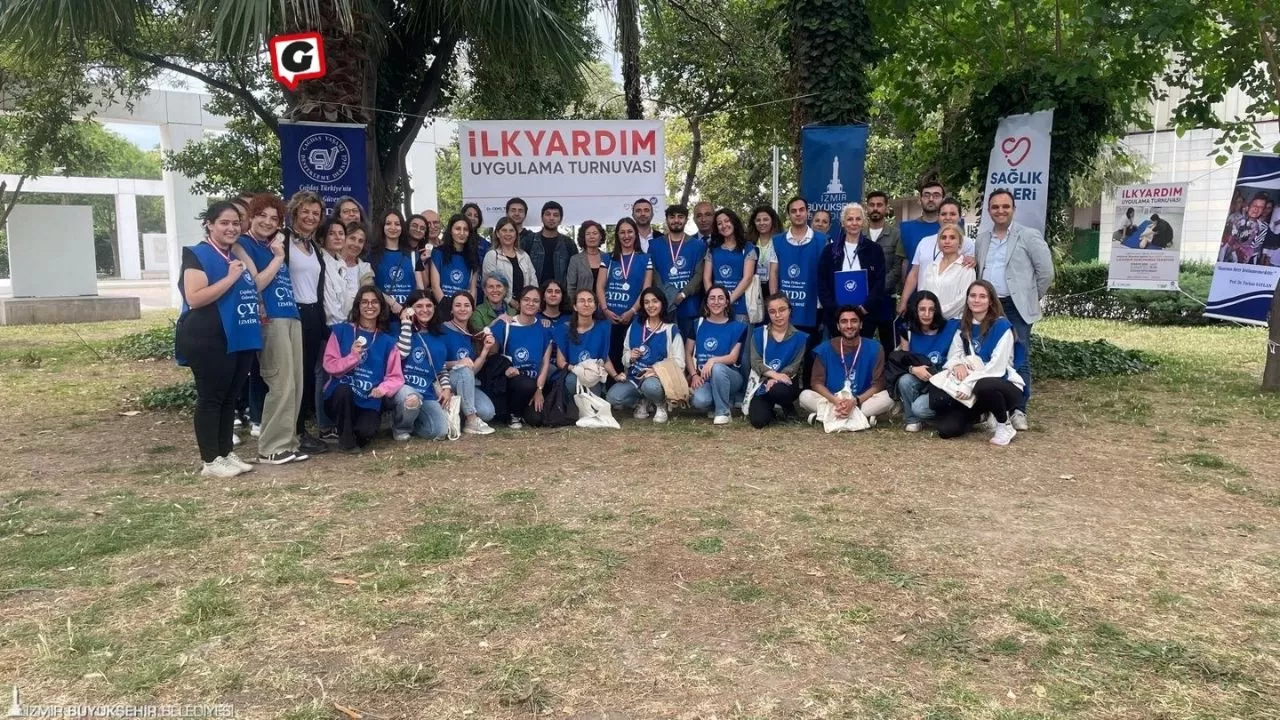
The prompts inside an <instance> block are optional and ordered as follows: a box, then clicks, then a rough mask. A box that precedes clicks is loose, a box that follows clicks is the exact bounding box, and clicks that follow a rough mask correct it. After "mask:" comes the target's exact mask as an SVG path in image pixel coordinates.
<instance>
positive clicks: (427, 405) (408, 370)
mask: <svg viewBox="0 0 1280 720" xmlns="http://www.w3.org/2000/svg"><path fill="white" fill-rule="evenodd" d="M442 319H443V315H442V314H441V313H438V312H436V300H435V298H434V297H432V296H431V293H430V292H429V291H426V290H414V291H413V292H412V293H409V297H408V298H407V299H406V300H405V301H404V313H403V314H402V315H401V316H400V339H399V340H398V341H397V342H396V350H397V351H398V352H399V353H400V363H401V367H402V368H403V370H404V385H403V386H402V387H401V388H400V390H399V391H398V392H396V414H395V423H394V424H393V425H392V433H391V434H392V436H393V437H394V438H395V439H396V440H398V441H401V442H403V441H405V440H408V439H409V437H410V436H411V435H417V436H418V437H422V438H427V439H428V440H441V439H443V438H445V437H446V436H448V434H449V417H448V415H447V414H446V413H445V410H444V408H446V407H448V406H449V399H450V398H451V397H452V396H453V386H452V385H451V383H450V381H449V371H448V370H445V367H444V363H445V360H447V359H448V357H449V346H448V344H447V343H446V342H445V337H444V331H443V330H442V329H441V325H442V324H443V322H442Z"/></svg>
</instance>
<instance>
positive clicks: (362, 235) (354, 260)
mask: <svg viewBox="0 0 1280 720" xmlns="http://www.w3.org/2000/svg"><path fill="white" fill-rule="evenodd" d="M368 239H369V231H368V230H366V229H365V227H364V225H361V224H360V223H347V244H346V245H344V246H343V248H342V263H343V265H344V266H345V267H346V271H345V272H344V273H343V279H345V280H346V281H347V297H349V298H351V301H352V302H355V297H356V293H357V292H359V291H360V288H362V287H364V286H365V285H369V284H371V283H372V282H373V266H372V265H370V264H369V263H367V262H365V261H364V260H362V259H361V258H362V257H363V256H364V246H365V245H366V243H367V242H368ZM347 312H348V314H349V313H350V312H351V311H350V309H348V310H347ZM343 317H344V318H345V317H346V316H343ZM341 322H346V321H345V320H342V321H341Z"/></svg>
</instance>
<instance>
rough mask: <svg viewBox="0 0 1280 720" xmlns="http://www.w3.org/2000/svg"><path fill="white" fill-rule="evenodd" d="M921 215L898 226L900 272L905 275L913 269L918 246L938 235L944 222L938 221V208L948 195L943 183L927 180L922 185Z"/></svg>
mask: <svg viewBox="0 0 1280 720" xmlns="http://www.w3.org/2000/svg"><path fill="white" fill-rule="evenodd" d="M919 192H920V217H919V218H917V219H915V220H908V221H906V222H904V223H902V224H900V225H899V226H898V230H899V232H900V233H901V236H902V242H901V243H900V244H899V245H898V252H899V255H898V257H899V258H900V262H899V263H898V264H899V265H900V266H901V270H900V271H899V272H901V273H902V275H903V276H904V277H905V276H906V274H907V271H908V270H910V269H911V260H912V258H914V257H915V256H916V246H917V245H919V244H920V241H921V240H923V239H925V238H927V237H929V236H930V235H937V234H938V228H940V227H941V226H942V224H941V223H940V222H939V221H938V208H939V207H940V206H941V205H942V199H943V198H944V197H946V190H945V189H943V187H942V183H940V182H936V181H927V182H924V183H922V184H921V185H920V191H919Z"/></svg>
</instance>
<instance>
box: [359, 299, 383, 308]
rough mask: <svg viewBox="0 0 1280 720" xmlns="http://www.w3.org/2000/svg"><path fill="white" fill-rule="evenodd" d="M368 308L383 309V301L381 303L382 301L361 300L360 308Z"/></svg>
mask: <svg viewBox="0 0 1280 720" xmlns="http://www.w3.org/2000/svg"><path fill="white" fill-rule="evenodd" d="M366 306H368V307H381V306H382V301H381V300H361V301H360V307H366Z"/></svg>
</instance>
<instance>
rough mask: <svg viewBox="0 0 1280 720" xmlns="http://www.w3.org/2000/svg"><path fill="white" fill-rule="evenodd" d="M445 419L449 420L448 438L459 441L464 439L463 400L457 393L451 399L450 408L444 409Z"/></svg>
mask: <svg viewBox="0 0 1280 720" xmlns="http://www.w3.org/2000/svg"><path fill="white" fill-rule="evenodd" d="M444 414H445V417H447V418H449V432H448V438H449V439H450V440H457V439H458V438H460V437H462V398H460V397H458V395H457V394H456V393H455V394H454V395H452V396H450V398H449V407H447V408H445V409H444Z"/></svg>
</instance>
